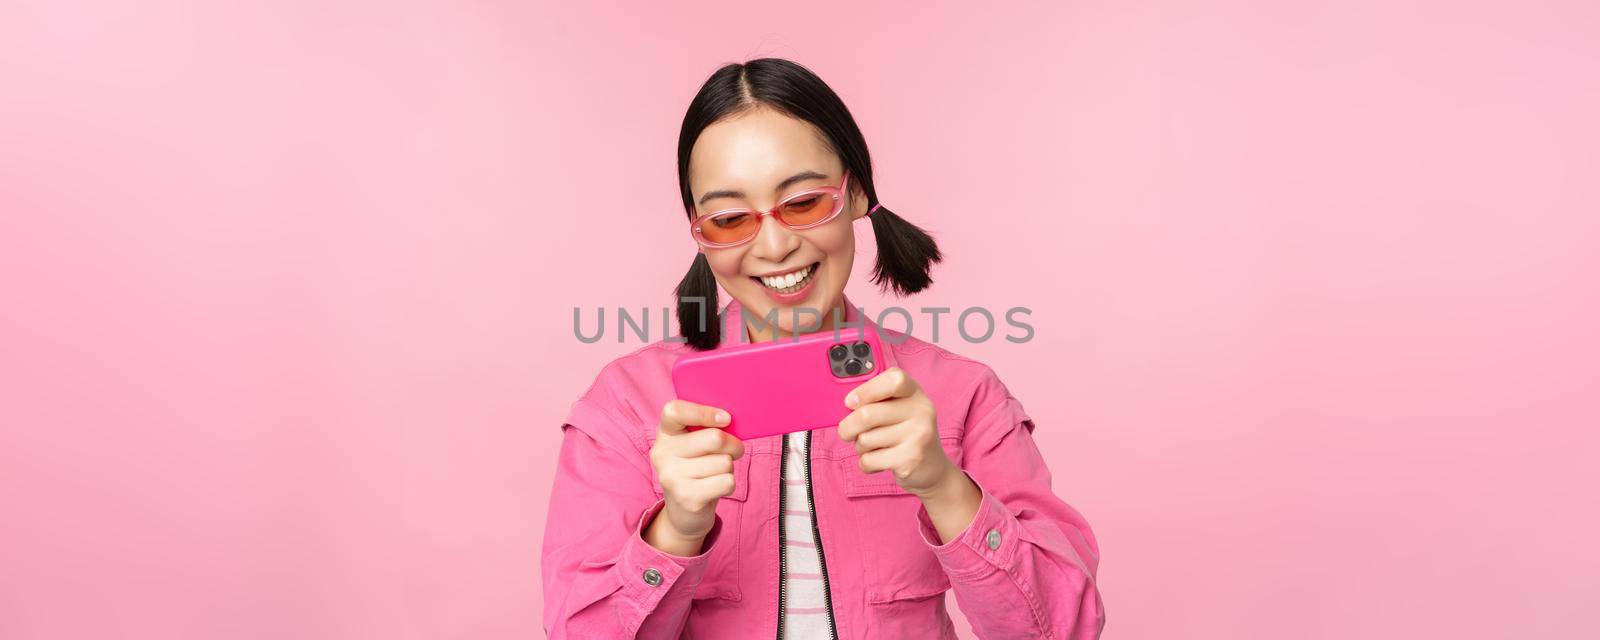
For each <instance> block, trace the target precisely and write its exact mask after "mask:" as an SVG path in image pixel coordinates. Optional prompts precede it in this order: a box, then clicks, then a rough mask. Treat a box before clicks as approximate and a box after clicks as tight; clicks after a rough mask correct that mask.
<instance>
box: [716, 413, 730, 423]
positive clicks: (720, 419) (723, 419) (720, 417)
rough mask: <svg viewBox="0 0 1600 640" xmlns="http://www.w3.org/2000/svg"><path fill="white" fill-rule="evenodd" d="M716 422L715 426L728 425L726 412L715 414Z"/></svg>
mask: <svg viewBox="0 0 1600 640" xmlns="http://www.w3.org/2000/svg"><path fill="white" fill-rule="evenodd" d="M716 421H717V424H728V412H726V411H718V412H717V416H716Z"/></svg>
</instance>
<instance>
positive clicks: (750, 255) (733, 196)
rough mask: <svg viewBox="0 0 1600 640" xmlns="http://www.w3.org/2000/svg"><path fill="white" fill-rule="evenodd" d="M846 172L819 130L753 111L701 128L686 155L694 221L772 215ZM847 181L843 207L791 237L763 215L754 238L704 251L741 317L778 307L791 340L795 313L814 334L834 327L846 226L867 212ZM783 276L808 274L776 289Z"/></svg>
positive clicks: (849, 256) (846, 255)
mask: <svg viewBox="0 0 1600 640" xmlns="http://www.w3.org/2000/svg"><path fill="white" fill-rule="evenodd" d="M843 171H844V165H843V163H842V162H840V160H839V158H838V156H837V155H835V154H834V153H833V152H832V151H831V150H830V149H829V148H828V145H827V143H826V142H825V141H824V140H823V138H822V134H821V132H819V131H817V130H816V128H815V127H812V126H811V125H810V124H809V123H806V122H805V121H802V120H799V119H796V118H793V117H790V116H788V115H785V114H783V113H780V112H778V111H776V110H773V109H770V108H764V107H758V108H756V109H753V110H751V111H746V112H744V113H741V114H739V115H735V116H732V117H729V118H726V119H724V120H721V121H719V122H717V123H715V124H712V125H711V126H709V127H706V129H705V131H703V132H701V134H700V138H699V139H698V140H696V141H695V144H694V148H693V150H691V152H690V154H689V193H690V194H691V195H693V196H694V203H695V216H696V217H698V216H703V215H706V214H708V213H714V212H717V211H721V210H723V209H729V208H734V207H749V208H751V209H755V210H757V211H769V210H771V209H772V207H773V206H775V205H777V203H778V201H780V200H782V199H783V198H784V197H785V196H788V195H790V194H794V193H798V192H800V191H804V190H806V189H812V188H816V187H821V186H835V187H837V186H839V182H840V180H841V179H842V178H843ZM796 176H799V179H795V177H796ZM850 182H851V184H850V193H849V194H848V197H847V198H846V201H845V208H844V210H843V211H841V212H840V213H839V216H838V217H836V218H834V219H833V220H830V221H828V222H827V223H825V224H822V225H820V226H816V227H811V228H809V229H802V230H798V231H797V230H792V229H789V228H788V227H785V226H783V225H782V224H781V223H779V222H778V221H777V220H775V219H773V218H772V216H766V217H763V218H762V219H761V227H760V231H758V232H757V233H756V237H755V239H753V240H751V241H749V242H747V243H745V244H742V245H739V246H736V247H725V248H708V247H701V248H700V250H701V251H702V252H704V253H705V254H706V259H707V261H708V262H710V264H711V271H712V272H713V273H714V274H716V278H717V283H718V284H720V285H722V288H723V289H724V290H726V291H727V292H728V294H729V295H732V296H733V297H734V298H735V299H737V300H738V301H739V304H740V305H742V306H743V307H744V309H745V311H746V314H747V315H746V317H747V318H764V317H768V314H770V313H771V312H772V311H773V310H774V309H776V310H777V319H778V327H779V332H778V335H779V336H785V335H792V334H794V333H795V326H796V325H795V312H794V311H793V310H794V309H796V308H802V309H811V310H814V311H815V313H808V312H804V311H802V312H800V314H799V320H800V325H801V327H800V328H801V330H802V331H804V330H808V329H814V328H816V326H817V324H818V322H819V320H820V322H821V323H822V324H821V328H824V329H826V328H830V327H832V326H833V322H832V315H833V311H834V309H835V308H837V307H838V305H839V302H840V301H841V300H842V299H843V296H844V284H845V282H847V281H849V279H850V266H851V264H852V263H853V262H854V260H855V249H856V242H855V229H854V227H853V226H852V224H851V223H852V222H854V221H855V220H856V219H858V218H860V217H862V216H864V215H866V209H867V206H866V198H864V197H862V195H861V192H860V191H859V190H857V189H856V184H855V177H854V176H852V177H851V180H850ZM708 196H709V197H708ZM789 274H795V275H796V277H798V276H802V275H804V276H806V277H807V281H805V282H801V283H799V284H798V285H796V286H791V287H789V288H783V287H781V286H779V287H774V286H772V285H773V284H780V285H781V284H782V283H774V282H773V281H772V280H770V279H771V278H774V277H781V276H786V275H789ZM818 314H820V316H821V317H819V316H818ZM841 317H843V316H842V315H841ZM806 325H811V326H806ZM755 328H756V327H752V329H755ZM767 333H768V332H766V331H759V332H756V333H753V335H752V337H753V338H755V339H756V340H757V341H759V340H761V339H765V338H768V337H770V336H767V335H762V334H767Z"/></svg>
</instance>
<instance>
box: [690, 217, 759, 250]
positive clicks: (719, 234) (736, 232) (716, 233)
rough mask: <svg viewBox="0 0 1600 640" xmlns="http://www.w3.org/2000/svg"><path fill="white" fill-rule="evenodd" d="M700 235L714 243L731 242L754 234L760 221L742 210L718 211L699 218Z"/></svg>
mask: <svg viewBox="0 0 1600 640" xmlns="http://www.w3.org/2000/svg"><path fill="white" fill-rule="evenodd" d="M699 226H700V236H701V237H703V238H705V239H706V241H707V242H712V243H715V244H732V243H735V242H738V241H740V240H744V239H745V238H749V237H750V236H753V235H755V234H756V230H757V229H758V228H760V226H761V225H760V222H758V221H757V218H756V216H755V215H754V214H751V213H749V212H744V211H734V212H730V213H719V214H716V215H712V216H706V217H705V218H703V219H701V220H700V224H699Z"/></svg>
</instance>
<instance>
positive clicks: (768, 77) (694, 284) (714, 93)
mask: <svg viewBox="0 0 1600 640" xmlns="http://www.w3.org/2000/svg"><path fill="white" fill-rule="evenodd" d="M757 107H769V108H772V109H775V110H777V111H779V112H782V113H784V114H787V115H789V116H793V117H795V118H798V119H800V120H804V121H806V122H809V123H811V124H812V125H813V126H815V127H816V128H817V129H818V130H819V131H821V133H822V137H823V139H824V140H826V141H827V142H828V145H829V146H830V147H831V148H832V149H833V151H834V153H836V154H838V155H839V159H840V160H841V161H842V162H843V163H844V167H845V169H846V170H848V171H849V172H850V182H851V183H852V184H853V185H859V186H860V188H861V190H862V192H863V193H865V194H866V196H867V207H868V209H869V210H870V209H871V208H872V207H873V206H876V205H878V204H879V203H878V192H877V189H876V187H875V186H874V184H873V181H872V157H871V155H870V154H868V153H867V141H866V139H865V138H863V137H862V136H861V129H860V128H858V127H857V126H856V121H855V118H853V117H851V116H850V110H849V109H848V108H846V107H845V106H844V101H843V100H840V99H839V96H838V94H835V93H834V92H833V89H831V88H829V87H828V85H827V84H826V83H824V82H823V81H822V78H818V77H817V75H816V74H814V73H812V72H811V70H810V69H807V68H805V67H803V66H800V65H799V64H797V63H795V62H792V61H789V60H784V59H781V58H759V59H756V60H751V61H749V62H746V63H744V64H739V63H732V64H728V65H725V66H723V67H722V68H720V69H717V71H716V73H713V74H711V77H710V78H708V79H707V80H706V82H705V84H704V85H702V86H701V87H700V92H699V93H697V94H695V96H694V100H693V101H691V102H690V103H689V110H688V112H687V113H685V114H684V115H683V128H682V129H680V130H679V132H678V187H679V190H680V191H681V192H682V193H683V208H684V211H685V212H687V213H688V215H689V217H690V218H691V219H692V218H693V217H694V215H695V213H694V195H693V194H691V193H690V192H689V153H690V152H691V151H693V150H694V143H695V141H696V140H698V139H699V138H700V133H701V132H703V131H705V129H706V127H709V126H711V125H712V124H713V123H715V122H717V121H719V120H722V119H724V118H726V117H728V116H731V115H734V114H738V113H743V112H745V111H749V110H751V109H754V108H757ZM871 218H872V235H873V237H874V238H875V239H876V240H877V243H878V259H877V264H875V265H874V266H873V268H872V282H873V283H874V284H876V285H878V287H879V288H880V289H882V290H885V291H893V292H894V294H895V295H898V296H907V295H911V294H913V293H916V292H918V291H921V290H923V289H926V288H927V287H928V285H930V284H932V283H933V276H932V275H931V273H930V272H931V271H932V269H933V264H934V263H936V262H939V261H940V260H942V259H943V256H942V255H941V254H940V253H939V245H938V244H936V243H935V242H934V241H933V238H932V237H931V236H929V235H928V233H927V232H926V231H923V230H922V228H920V227H918V226H916V225H914V224H911V223H910V222H906V221H905V219H903V218H901V217H900V216H898V215H895V213H894V212H892V211H890V210H889V208H888V207H883V206H879V207H878V208H877V210H876V211H873V212H872V215H871ZM676 294H677V296H678V331H679V333H680V334H681V335H682V336H683V338H684V339H685V341H686V342H687V343H688V344H689V346H691V347H693V348H695V349H697V350H700V351H705V350H708V349H712V348H714V347H716V346H717V343H718V342H719V341H720V340H721V337H722V336H721V334H722V318H721V317H720V316H719V315H718V311H719V309H720V304H719V303H718V301H717V280H716V277H715V276H713V275H712V273H711V265H710V264H708V263H707V262H706V256H705V254H704V253H698V254H696V255H695V259H694V263H693V264H692V265H690V267H689V272H688V273H687V274H685V275H684V276H683V280H682V281H681V282H679V283H678V288H677V291H676ZM708 314H709V317H710V320H709V321H708V320H707V317H708Z"/></svg>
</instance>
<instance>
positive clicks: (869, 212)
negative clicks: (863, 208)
mask: <svg viewBox="0 0 1600 640" xmlns="http://www.w3.org/2000/svg"><path fill="white" fill-rule="evenodd" d="M881 206H883V203H882V202H880V203H878V204H875V205H872V208H871V209H867V217H869V218H870V217H872V212H874V211H877V210H878V207H881Z"/></svg>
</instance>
